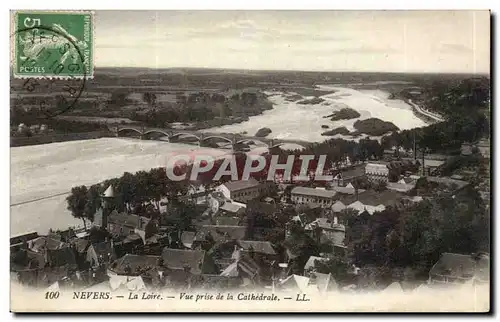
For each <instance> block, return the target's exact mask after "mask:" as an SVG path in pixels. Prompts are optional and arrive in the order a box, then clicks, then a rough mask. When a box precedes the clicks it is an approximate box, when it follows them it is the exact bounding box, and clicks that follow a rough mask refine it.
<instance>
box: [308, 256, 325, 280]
mask: <svg viewBox="0 0 500 322" xmlns="http://www.w3.org/2000/svg"><path fill="white" fill-rule="evenodd" d="M327 260H328V259H327V258H324V257H318V256H311V257H309V259H308V260H307V262H306V264H305V265H304V276H308V275H309V274H310V273H311V272H312V271H314V270H315V269H316V264H317V262H318V261H319V262H326V261H327Z"/></svg>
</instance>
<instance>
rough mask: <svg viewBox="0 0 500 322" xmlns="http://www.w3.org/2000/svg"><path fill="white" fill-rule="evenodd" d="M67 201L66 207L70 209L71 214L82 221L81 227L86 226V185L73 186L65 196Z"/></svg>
mask: <svg viewBox="0 0 500 322" xmlns="http://www.w3.org/2000/svg"><path fill="white" fill-rule="evenodd" d="M66 201H67V203H68V206H67V209H68V210H69V211H71V215H72V216H73V217H75V218H79V219H81V220H82V221H83V227H85V228H86V227H87V225H86V222H85V218H87V217H86V216H87V214H86V212H85V207H86V206H87V203H88V201H89V199H88V190H87V187H86V186H79V187H74V188H72V189H71V193H70V195H69V196H68V197H67V198H66Z"/></svg>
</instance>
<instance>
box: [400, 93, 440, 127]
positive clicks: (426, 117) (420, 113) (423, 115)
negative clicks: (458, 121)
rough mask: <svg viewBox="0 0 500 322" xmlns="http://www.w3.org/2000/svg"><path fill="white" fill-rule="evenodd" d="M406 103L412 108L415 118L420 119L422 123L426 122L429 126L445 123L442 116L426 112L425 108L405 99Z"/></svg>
mask: <svg viewBox="0 0 500 322" xmlns="http://www.w3.org/2000/svg"><path fill="white" fill-rule="evenodd" d="M404 101H405V102H406V103H407V104H408V105H410V106H411V109H412V111H413V114H415V116H416V117H418V118H420V119H421V120H422V121H424V122H426V123H428V124H434V123H436V122H443V121H444V118H442V117H441V116H439V115H437V114H435V113H432V112H429V111H426V110H424V109H423V108H421V107H420V106H418V105H417V104H415V103H413V101H412V100H411V99H409V98H408V99H407V98H405V99H404Z"/></svg>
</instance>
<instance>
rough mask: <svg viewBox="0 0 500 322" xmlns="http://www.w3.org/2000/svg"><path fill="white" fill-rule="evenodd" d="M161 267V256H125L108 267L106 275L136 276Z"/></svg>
mask: <svg viewBox="0 0 500 322" xmlns="http://www.w3.org/2000/svg"><path fill="white" fill-rule="evenodd" d="M159 266H161V256H150V255H134V254H126V255H125V256H123V257H121V258H119V259H117V260H115V261H114V262H113V263H111V265H110V266H109V267H108V275H109V276H114V275H125V276H138V275H141V274H143V273H144V272H145V271H148V270H150V269H153V268H157V267H159Z"/></svg>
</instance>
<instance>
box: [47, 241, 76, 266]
mask: <svg viewBox="0 0 500 322" xmlns="http://www.w3.org/2000/svg"><path fill="white" fill-rule="evenodd" d="M47 263H48V264H49V266H50V267H59V266H66V267H73V268H76V267H77V263H76V258H75V254H74V252H73V249H72V248H71V247H68V246H65V247H62V248H58V249H48V250H47Z"/></svg>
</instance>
